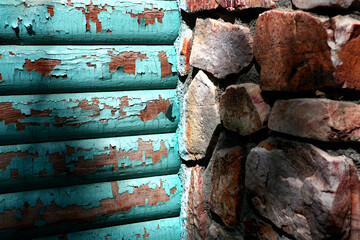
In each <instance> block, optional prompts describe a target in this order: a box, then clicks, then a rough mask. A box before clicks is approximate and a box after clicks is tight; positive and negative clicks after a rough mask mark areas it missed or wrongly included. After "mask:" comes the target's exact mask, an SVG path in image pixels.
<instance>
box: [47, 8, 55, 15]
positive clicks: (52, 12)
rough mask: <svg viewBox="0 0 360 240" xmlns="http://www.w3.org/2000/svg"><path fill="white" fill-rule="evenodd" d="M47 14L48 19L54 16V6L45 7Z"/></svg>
mask: <svg viewBox="0 0 360 240" xmlns="http://www.w3.org/2000/svg"><path fill="white" fill-rule="evenodd" d="M47 12H48V13H50V17H53V16H54V6H51V5H49V6H47Z"/></svg>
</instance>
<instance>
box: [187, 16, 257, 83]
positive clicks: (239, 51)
mask: <svg viewBox="0 0 360 240" xmlns="http://www.w3.org/2000/svg"><path fill="white" fill-rule="evenodd" d="M252 44H253V37H252V36H251V33H250V29H249V28H247V27H244V26H241V25H238V24H231V23H225V22H221V21H218V20H214V19H210V18H207V19H205V20H203V19H200V18H198V19H197V20H196V26H195V31H194V40H193V45H192V49H191V55H190V65H191V66H194V67H197V68H200V69H202V70H206V71H208V72H210V73H212V74H213V75H214V76H215V77H217V78H225V77H226V76H228V75H229V74H235V73H239V72H240V71H241V69H243V68H244V67H246V66H248V65H249V64H250V62H251V61H252V59H253V49H252Z"/></svg>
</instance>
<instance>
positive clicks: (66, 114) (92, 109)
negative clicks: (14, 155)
mask: <svg viewBox="0 0 360 240" xmlns="http://www.w3.org/2000/svg"><path fill="white" fill-rule="evenodd" d="M177 101H178V99H177V96H176V90H151V91H150V90H146V91H130V92H104V93H81V94H47V95H17V96H1V97H0V144H15V143H27V142H38V141H53V140H70V139H81V138H95V137H114V136H122V135H135V134H150V133H164V132H174V131H175V130H176V128H177V125H178V120H179V108H178V103H177Z"/></svg>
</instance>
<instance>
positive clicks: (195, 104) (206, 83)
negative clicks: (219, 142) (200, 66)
mask: <svg viewBox="0 0 360 240" xmlns="http://www.w3.org/2000/svg"><path fill="white" fill-rule="evenodd" d="M183 111H184V113H183V117H182V119H181V131H180V134H179V136H180V137H179V152H180V156H181V157H182V158H183V159H184V160H199V159H202V158H204V157H207V156H210V154H211V151H210V150H209V149H211V143H212V141H211V140H212V138H213V137H214V133H215V130H216V128H217V127H218V126H219V125H220V116H219V107H218V103H217V100H216V87H215V85H214V84H213V83H212V82H211V81H210V80H209V78H208V77H207V76H206V74H205V73H204V72H202V71H199V73H198V74H197V75H196V76H195V78H194V79H193V81H192V82H191V84H190V86H189V90H188V92H187V93H186V94H185V98H184V104H183Z"/></svg>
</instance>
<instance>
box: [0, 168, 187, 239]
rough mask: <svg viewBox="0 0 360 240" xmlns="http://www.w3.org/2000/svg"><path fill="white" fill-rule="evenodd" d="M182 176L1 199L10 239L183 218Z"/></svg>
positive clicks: (2, 231)
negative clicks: (181, 203)
mask: <svg viewBox="0 0 360 240" xmlns="http://www.w3.org/2000/svg"><path fill="white" fill-rule="evenodd" d="M181 191H182V188H181V181H180V179H179V177H178V176H177V175H167V176H162V177H150V178H139V179H134V180H124V181H120V182H104V183H96V184H89V185H78V186H71V187H64V188H53V189H44V190H37V191H29V192H19V193H9V194H2V195H0V235H1V237H3V238H4V239H19V238H22V237H26V238H31V237H35V236H40V235H45V234H48V235H50V234H59V233H66V232H69V231H79V230H85V229H91V228H93V227H105V226H109V225H115V224H122V223H131V222H136V221H147V220H152V219H157V218H166V217H174V216H179V212H180V195H181Z"/></svg>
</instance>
